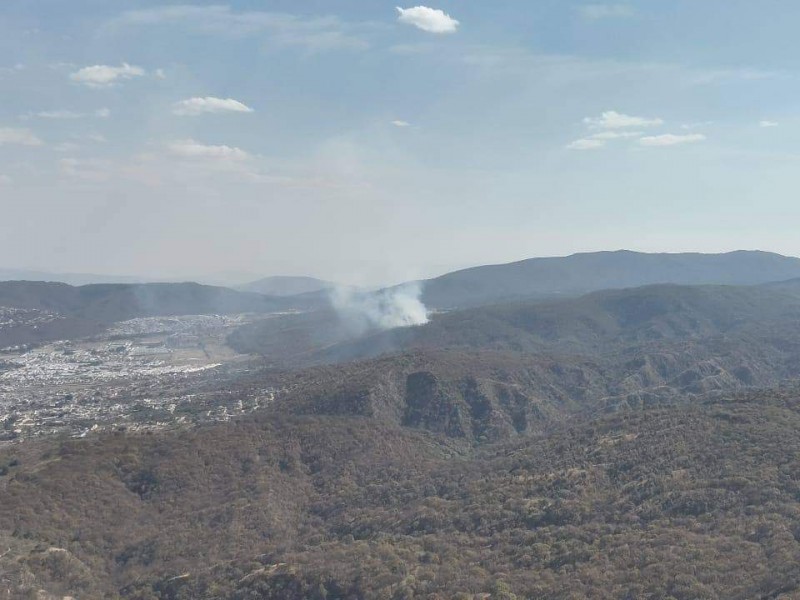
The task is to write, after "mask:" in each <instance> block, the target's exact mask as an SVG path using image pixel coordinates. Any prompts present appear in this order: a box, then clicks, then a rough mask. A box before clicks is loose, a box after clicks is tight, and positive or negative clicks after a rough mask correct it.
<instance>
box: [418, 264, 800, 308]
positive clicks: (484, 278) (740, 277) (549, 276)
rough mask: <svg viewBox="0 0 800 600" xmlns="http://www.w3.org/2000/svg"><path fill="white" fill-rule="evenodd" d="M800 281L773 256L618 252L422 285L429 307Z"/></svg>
mask: <svg viewBox="0 0 800 600" xmlns="http://www.w3.org/2000/svg"><path fill="white" fill-rule="evenodd" d="M798 277H800V259H798V258H793V257H787V256H781V255H779V254H773V253H770V252H759V251H744V250H740V251H737V252H730V253H727V254H699V253H686V254H645V253H641V252H631V251H628V250H620V251H617V252H594V253H584V254H573V255H572V256H566V257H554V258H532V259H528V260H523V261H520V262H515V263H510V264H504V265H490V266H482V267H473V268H470V269H464V270H462V271H456V272H453V273H448V274H446V275H442V276H441V277H437V278H435V279H430V280H427V281H425V282H424V292H423V301H424V302H425V304H426V305H427V306H428V307H429V308H436V309H452V308H459V307H468V306H478V305H485V304H497V303H500V302H513V301H518V300H525V299H530V298H555V297H565V296H566V297H568V296H579V295H582V294H587V293H589V292H593V291H598V290H603V289H614V288H628V287H641V286H644V285H651V284H659V283H675V284H683V285H698V284H721V285H756V284H760V283H768V282H772V281H783V280H787V279H793V278H798Z"/></svg>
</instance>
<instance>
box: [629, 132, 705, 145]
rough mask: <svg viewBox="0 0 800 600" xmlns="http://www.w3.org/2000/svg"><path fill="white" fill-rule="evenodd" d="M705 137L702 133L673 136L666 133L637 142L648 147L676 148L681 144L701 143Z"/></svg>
mask: <svg viewBox="0 0 800 600" xmlns="http://www.w3.org/2000/svg"><path fill="white" fill-rule="evenodd" d="M705 140H706V136H704V135H703V134H702V133H689V134H686V135H675V134H673V133H666V134H664V135H651V136H647V137H643V138H641V139H640V140H639V144H641V145H642V146H648V147H663V146H678V145H681V144H694V143H697V142H703V141H705Z"/></svg>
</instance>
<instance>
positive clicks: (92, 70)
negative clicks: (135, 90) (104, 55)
mask: <svg viewBox="0 0 800 600" xmlns="http://www.w3.org/2000/svg"><path fill="white" fill-rule="evenodd" d="M145 74H146V72H145V70H144V69H142V68H141V67H136V66H133V65H129V64H128V63H122V65H121V66H119V67H112V66H109V65H93V66H90V67H83V68H82V69H80V70H78V71H76V72H74V73H72V74H71V75H70V76H69V77H70V79H72V81H75V82H77V83H82V84H84V85H87V86H89V87H94V88H103V87H109V86H112V85H114V84H115V83H117V82H119V81H123V80H125V79H133V78H134V77H143V76H144V75H145Z"/></svg>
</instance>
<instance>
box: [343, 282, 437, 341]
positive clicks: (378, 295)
mask: <svg viewBox="0 0 800 600" xmlns="http://www.w3.org/2000/svg"><path fill="white" fill-rule="evenodd" d="M421 295H422V286H421V285H420V284H418V283H407V284H404V285H401V286H397V287H394V288H389V289H386V290H381V291H378V292H362V291H357V290H353V289H352V288H335V289H334V290H333V291H332V292H331V295H330V296H331V304H332V305H333V307H334V308H335V309H336V312H337V313H339V316H340V317H341V318H342V320H343V321H344V322H345V323H347V324H348V325H349V326H351V327H353V328H356V329H357V330H358V333H363V332H365V331H367V330H369V329H381V330H387V329H396V328H398V327H413V326H415V325H424V324H425V323H427V322H428V309H427V308H425V305H424V304H423V303H422V300H421V299H420V296H421Z"/></svg>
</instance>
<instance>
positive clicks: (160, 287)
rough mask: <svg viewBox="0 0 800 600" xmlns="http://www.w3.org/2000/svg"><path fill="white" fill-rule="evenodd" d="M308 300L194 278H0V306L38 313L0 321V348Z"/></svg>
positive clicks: (278, 308) (301, 304)
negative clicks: (74, 282) (143, 321)
mask: <svg viewBox="0 0 800 600" xmlns="http://www.w3.org/2000/svg"><path fill="white" fill-rule="evenodd" d="M310 306H314V301H313V300H302V299H301V300H291V299H284V298H273V297H268V296H263V295H261V294H253V293H247V292H238V291H235V290H231V289H227V288H221V287H212V286H205V285H200V284H197V283H147V284H93V285H84V286H78V287H74V286H71V285H67V284H64V283H49V282H37V281H8V282H0V308H2V309H5V310H8V309H18V310H20V311H29V312H30V311H33V312H34V313H41V316H42V318H40V319H38V320H37V321H36V322H35V323H33V324H30V325H28V324H26V323H25V322H20V323H15V322H13V321H12V320H9V321H8V322H7V323H4V324H3V325H2V326H0V347H5V346H11V345H16V344H30V343H41V342H45V341H49V340H54V339H72V338H76V337H82V336H86V335H91V334H94V333H97V332H99V331H100V330H102V329H103V327H104V326H107V325H109V324H111V323H115V322H118V321H125V320H128V319H133V318H138V317H155V316H173V315H195V314H231V313H269V312H275V311H284V310H292V309H298V308H308V307H310Z"/></svg>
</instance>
